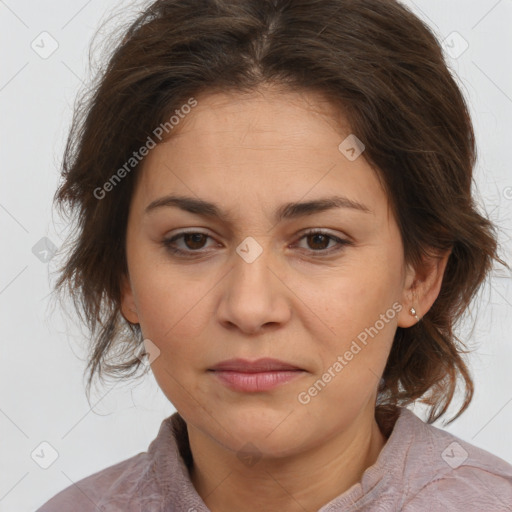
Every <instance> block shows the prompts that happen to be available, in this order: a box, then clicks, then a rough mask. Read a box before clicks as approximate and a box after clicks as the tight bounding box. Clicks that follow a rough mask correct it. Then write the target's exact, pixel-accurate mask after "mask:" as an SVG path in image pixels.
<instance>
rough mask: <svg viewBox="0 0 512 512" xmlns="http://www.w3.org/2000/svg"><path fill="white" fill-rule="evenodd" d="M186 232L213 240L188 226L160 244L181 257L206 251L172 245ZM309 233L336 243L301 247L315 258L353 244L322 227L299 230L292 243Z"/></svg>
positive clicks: (188, 256)
mask: <svg viewBox="0 0 512 512" xmlns="http://www.w3.org/2000/svg"><path fill="white" fill-rule="evenodd" d="M187 234H201V235H204V236H206V237H207V238H209V239H212V240H215V238H214V237H213V236H211V235H210V234H208V232H205V231H201V230H200V229H198V228H189V229H184V230H182V231H179V232H178V233H175V234H173V235H172V236H168V237H165V238H164V239H163V240H162V242H161V244H162V245H163V246H164V247H165V249H166V250H168V251H169V252H171V253H172V254H174V255H176V256H177V257H180V256H181V257H183V258H194V257H200V256H202V255H204V254H205V253H207V252H208V250H204V249H198V250H196V251H194V250H183V249H178V248H176V247H173V245H172V243H173V242H174V241H175V240H178V239H180V238H181V237H183V236H184V235H187ZM309 235H324V236H326V237H328V238H329V239H330V240H331V241H334V242H336V244H337V245H336V246H334V247H331V248H329V249H325V250H316V251H315V250H314V249H309V250H308V249H301V250H302V251H305V252H307V253H308V255H309V256H312V257H317V258H318V257H327V256H330V255H331V254H333V253H339V252H341V251H342V250H343V249H345V247H346V246H350V245H353V241H352V240H350V239H348V238H341V237H339V236H336V235H334V234H332V233H331V232H330V231H328V230H327V229H324V228H308V229H306V230H303V231H301V232H300V233H299V234H298V235H297V239H296V242H294V244H296V243H297V242H300V241H301V240H302V239H303V238H305V237H307V236H309ZM292 247H293V245H292Z"/></svg>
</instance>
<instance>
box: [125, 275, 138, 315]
mask: <svg viewBox="0 0 512 512" xmlns="http://www.w3.org/2000/svg"><path fill="white" fill-rule="evenodd" d="M121 314H122V315H123V317H124V318H125V320H126V321H128V322H130V323H131V324H138V323H139V315H138V314H137V307H136V305H135V299H134V296H133V290H132V285H131V283H130V279H129V277H128V276H126V275H123V277H122V279H121Z"/></svg>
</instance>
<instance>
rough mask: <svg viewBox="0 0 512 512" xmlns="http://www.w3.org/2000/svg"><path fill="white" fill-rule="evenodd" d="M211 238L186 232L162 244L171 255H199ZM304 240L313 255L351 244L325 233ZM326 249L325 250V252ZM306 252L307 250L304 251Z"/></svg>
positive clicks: (317, 233)
mask: <svg viewBox="0 0 512 512" xmlns="http://www.w3.org/2000/svg"><path fill="white" fill-rule="evenodd" d="M209 238H212V237H210V236H209V235H207V234H206V233H202V232H200V231H188V232H183V233H178V234H177V235H174V236H173V237H171V238H168V239H165V240H163V241H162V244H163V245H164V246H165V247H166V248H167V249H168V250H169V251H170V252H172V253H173V254H183V255H190V254H193V253H200V252H201V249H202V248H203V247H204V245H205V243H206V241H207V240H208V239H209ZM180 239H182V240H183V242H184V243H185V247H184V248H179V247H177V246H176V243H175V242H176V241H177V240H180ZM303 239H306V240H307V243H308V245H309V247H310V249H309V250H310V252H313V253H315V252H316V253H330V252H333V248H332V247H330V248H329V244H330V243H331V242H335V243H336V244H338V246H339V247H338V248H337V249H334V251H337V250H341V249H342V248H343V246H345V245H350V244H351V242H350V241H348V240H344V239H341V238H338V237H336V236H333V235H330V234H329V233H326V232H325V231H318V230H317V231H308V232H307V233H305V234H303V235H302V236H301V237H300V238H299V240H303ZM326 249H327V250H326ZM306 250H308V249H306Z"/></svg>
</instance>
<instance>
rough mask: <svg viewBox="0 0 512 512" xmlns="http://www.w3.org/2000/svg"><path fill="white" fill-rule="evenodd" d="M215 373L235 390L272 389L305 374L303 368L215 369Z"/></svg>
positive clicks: (255, 390) (254, 390)
mask: <svg viewBox="0 0 512 512" xmlns="http://www.w3.org/2000/svg"><path fill="white" fill-rule="evenodd" d="M213 373H214V374H215V375H216V376H217V377H218V378H219V379H220V380H221V381H222V382H223V383H224V384H226V385H227V386H228V387H230V388H231V389H234V390H235V391H245V392H257V391H270V390H271V389H274V388H276V387H277V386H280V385H281V384H284V383H286V382H289V381H291V380H293V379H296V378H297V377H299V376H301V375H303V374H304V371H302V370H294V371H290V370H288V371H287V370H276V371H272V372H260V373H243V372H235V371H228V370H214V371H213Z"/></svg>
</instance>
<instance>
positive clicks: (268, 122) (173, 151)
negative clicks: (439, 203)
mask: <svg viewBox="0 0 512 512" xmlns="http://www.w3.org/2000/svg"><path fill="white" fill-rule="evenodd" d="M176 128H177V129H176V130H173V132H172V136H171V137H169V138H168V139H167V140H166V141H165V142H163V143H161V144H158V145H157V146H156V147H155V148H154V149H152V150H151V151H150V152H149V154H148V155H147V156H146V158H145V161H144V163H143V167H142V175H141V176H140V183H139V186H138V189H137V191H136V197H135V198H134V199H135V200H136V201H138V202H139V203H140V204H139V207H141V208H143V207H145V206H147V203H148V202H150V201H152V200H155V199H156V198H157V197H159V196H162V195H164V193H176V192H178V193H182V194H185V195H187V196H191V195H196V196H198V197H201V198H202V199H206V200H211V201H212V202H216V203H219V202H221V203H222V204H225V205H226V209H227V210H228V209H231V210H233V209H234V210H236V209H239V208H243V206H244V205H246V206H247V207H250V205H251V204H253V202H256V203H258V204H259V205H264V204H273V203H276V202H279V203H283V202H285V200H288V201H290V202H292V201H298V200H299V199H301V198H305V199H313V198H315V197H316V196H319V195H322V197H323V196H325V194H326V193H329V194H330V195H332V194H333V193H340V194H343V195H345V196H348V197H349V199H351V200H353V201H358V202H361V203H363V204H364V203H372V204H373V205H374V206H379V203H382V206H383V207H384V206H385V202H386V198H385V194H384V191H383V190H382V188H381V186H380V182H379V180H378V178H377V176H376V175H375V171H374V170H373V169H372V168H371V167H370V165H369V164H368V163H367V162H366V160H365V159H364V153H363V154H362V155H361V156H360V157H359V158H357V159H355V160H349V159H348V158H347V157H346V155H345V154H344V153H343V152H342V151H340V149H339V146H340V144H341V143H342V142H343V141H344V140H345V139H346V138H347V137H348V136H350V135H351V132H350V127H349V126H348V125H347V123H346V120H345V119H344V118H343V116H342V114H341V112H339V111H338V110H337V109H335V107H334V106H333V105H332V104H331V103H330V102H329V101H328V100H327V99H326V98H325V97H323V96H321V95H317V94H316V93H308V92H301V93H295V92H276V91H273V90H270V91H258V92H255V93H251V94H236V93H214V94H209V95H203V96H199V97H197V105H196V106H195V107H194V108H193V109H192V110H191V111H190V112H189V113H188V114H186V115H185V116H183V118H182V119H181V120H180V123H179V126H177V127H176ZM250 198H251V199H250ZM249 199H250V200H249ZM143 203H144V204H143Z"/></svg>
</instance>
